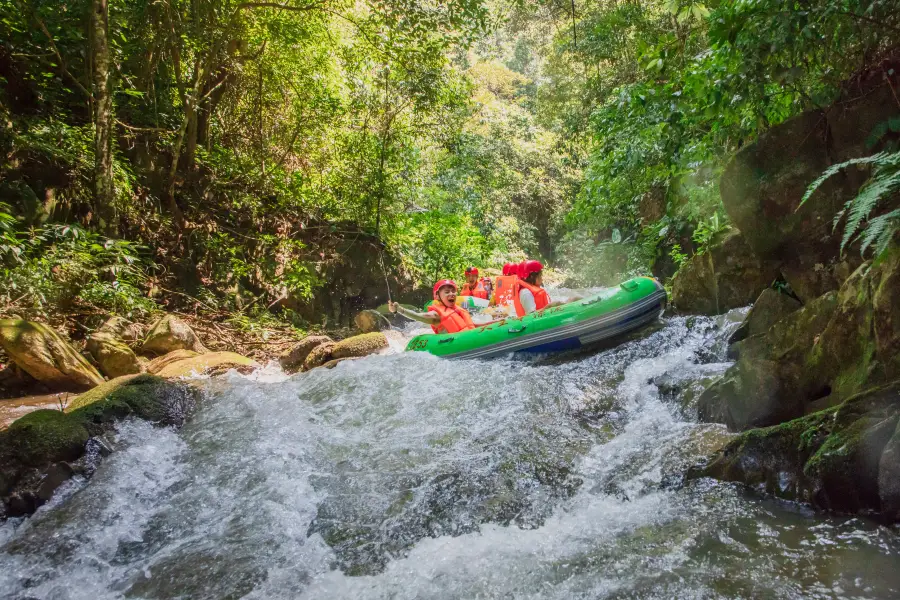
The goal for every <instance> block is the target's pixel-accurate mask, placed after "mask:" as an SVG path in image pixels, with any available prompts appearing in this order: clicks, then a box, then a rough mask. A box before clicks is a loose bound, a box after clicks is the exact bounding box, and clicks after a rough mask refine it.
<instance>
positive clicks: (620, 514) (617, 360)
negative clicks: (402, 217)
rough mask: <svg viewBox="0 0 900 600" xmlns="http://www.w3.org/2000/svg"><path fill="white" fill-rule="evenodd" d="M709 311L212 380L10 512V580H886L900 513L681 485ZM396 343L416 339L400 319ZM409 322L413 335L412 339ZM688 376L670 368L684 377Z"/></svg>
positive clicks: (89, 589) (410, 584) (846, 587)
mask: <svg viewBox="0 0 900 600" xmlns="http://www.w3.org/2000/svg"><path fill="white" fill-rule="evenodd" d="M717 335H721V330H717V329H716V327H715V324H714V322H713V321H711V320H703V319H700V320H698V321H696V322H693V324H689V323H688V321H687V320H685V319H672V320H670V321H669V322H668V323H667V325H666V327H665V328H664V329H662V330H660V331H656V332H654V333H651V334H648V335H644V336H643V337H640V336H639V337H637V338H635V339H634V340H632V341H629V342H627V343H624V344H623V345H621V346H619V347H617V348H613V349H610V350H606V351H604V352H600V353H597V354H594V355H584V356H579V357H574V358H570V359H569V360H568V361H558V360H546V359H541V358H538V359H537V360H534V359H532V360H522V359H519V358H513V359H501V360H493V361H486V362H476V361H445V360H440V359H437V358H435V357H433V356H430V355H427V354H422V353H409V354H407V353H398V352H396V348H394V351H393V352H387V353H386V354H383V355H378V356H373V357H369V358H366V359H363V360H357V361H349V362H344V363H341V364H339V365H338V366H337V367H336V368H335V369H331V370H326V369H318V370H314V371H311V372H309V373H304V374H298V375H294V376H290V377H288V376H287V375H285V374H284V373H282V372H281V371H280V369H279V368H277V367H275V366H270V367H267V368H266V369H264V370H262V371H259V372H257V374H255V375H251V376H244V375H239V374H237V373H229V374H227V375H226V376H223V377H218V378H213V379H210V380H206V381H203V382H202V383H201V385H202V386H203V388H204V400H203V402H202V403H201V406H200V407H199V409H198V411H197V413H196V415H195V416H194V417H193V419H192V420H191V421H190V422H189V423H188V424H187V425H186V426H185V427H184V428H183V429H182V430H181V431H180V432H176V431H173V430H171V429H157V428H153V427H152V426H150V425H149V424H146V423H139V422H128V423H124V424H122V425H121V426H120V427H119V430H118V433H117V435H116V438H117V442H116V446H117V449H116V451H115V452H114V453H113V454H112V455H111V456H110V457H109V458H107V459H106V460H105V461H104V462H103V463H102V465H101V467H100V469H99V470H98V472H97V473H96V475H95V476H94V478H93V479H92V480H91V481H90V482H89V483H88V484H87V485H78V483H77V482H75V483H73V484H71V487H70V488H69V489H68V492H67V495H66V494H63V495H61V496H60V497H59V498H58V499H55V500H54V502H53V503H52V504H51V505H50V506H47V507H45V508H42V509H41V510H40V511H39V512H38V513H37V514H36V515H35V516H34V517H32V518H31V519H26V520H10V521H8V522H7V523H5V524H3V525H2V526H0V597H9V598H16V599H23V598H53V599H55V600H56V599H59V600H68V599H72V600H75V599H78V600H80V599H90V600H104V599H107V598H125V597H128V598H148V599H150V598H153V599H155V598H191V599H202V598H210V599H213V598H216V599H217V598H224V597H232V598H240V597H246V598H260V599H261V598H284V599H289V598H290V599H293V598H301V597H303V598H326V597H327V598H506V597H512V598H604V597H610V598H612V597H636V598H670V597H679V598H691V597H704V598H708V597H733V598H742V597H774V598H805V597H823V598H824V597H835V596H841V597H848V598H854V597H889V596H890V595H891V594H893V593H894V592H896V591H897V590H900V582H898V580H897V575H895V574H894V571H896V569H892V568H891V567H890V565H893V564H894V563H895V561H896V560H897V555H898V554H900V544H898V542H897V539H896V533H895V532H893V531H892V530H888V529H885V528H879V527H877V526H875V525H873V524H871V523H868V522H866V521H864V520H861V519H837V518H827V517H821V516H815V515H812V514H811V513H808V512H804V511H798V510H797V509H795V508H792V507H790V506H785V505H782V504H776V503H771V502H764V501H763V502H761V501H759V500H756V499H753V498H751V497H748V496H746V495H744V494H743V493H741V492H740V490H739V489H738V488H736V487H734V486H730V485H724V484H715V483H713V482H709V481H699V482H693V483H688V484H686V485H681V484H679V483H676V484H674V485H673V484H671V481H672V479H673V478H674V479H675V480H678V478H679V477H680V475H681V474H682V473H683V472H684V470H685V469H686V467H687V466H688V465H690V464H692V463H693V462H695V461H696V460H698V459H699V458H700V457H701V456H702V455H703V454H702V451H703V449H704V448H707V447H709V446H710V445H711V444H712V443H713V442H715V441H716V440H719V439H721V438H722V437H723V436H724V435H725V434H724V433H723V431H722V429H721V427H719V426H712V425H701V424H697V423H695V422H692V421H691V419H690V418H687V417H685V416H684V411H683V410H682V409H681V407H680V406H678V404H677V402H674V401H672V400H671V399H666V398H663V397H661V396H660V395H659V393H658V391H657V390H658V388H657V386H656V385H655V384H654V383H652V382H653V381H655V380H656V379H658V378H660V377H670V378H674V379H677V380H678V381H682V380H690V379H691V378H692V377H694V376H695V375H696V377H703V376H709V374H710V373H715V372H717V369H718V370H719V371H720V370H721V369H722V368H724V366H725V365H724V364H723V365H709V364H707V365H699V364H697V357H698V356H699V355H700V354H701V353H703V352H707V353H708V352H709V348H711V347H713V346H714V345H715V344H716V343H718V341H719V340H718V339H717V338H716V336H717ZM400 342H402V340H400ZM398 345H399V344H398ZM675 375H677V377H674V376H675Z"/></svg>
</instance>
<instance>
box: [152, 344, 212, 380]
mask: <svg viewBox="0 0 900 600" xmlns="http://www.w3.org/2000/svg"><path fill="white" fill-rule="evenodd" d="M195 356H200V355H199V354H198V353H197V352H194V351H193V350H175V351H173V352H169V353H168V354H164V355H162V356H157V357H156V358H154V359H153V360H151V361H150V362H148V363H147V365H146V367H145V368H146V371H147V372H148V373H150V374H152V375H157V374H159V372H160V371H162V370H163V369H164V368H166V367H167V366H169V365H171V364H173V363H176V362H179V361H182V360H187V359H188V358H194V357H195Z"/></svg>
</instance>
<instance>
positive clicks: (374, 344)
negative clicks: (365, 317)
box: [331, 332, 388, 358]
mask: <svg viewBox="0 0 900 600" xmlns="http://www.w3.org/2000/svg"><path fill="white" fill-rule="evenodd" d="M387 347H388V341H387V337H385V335H384V334H383V333H381V332H374V333H364V334H362V335H354V336H353V337H349V338H347V339H345V340H341V341H340V342H338V343H337V344H335V346H334V348H332V350H331V357H332V358H359V357H362V356H368V355H370V354H375V353H376V352H378V351H379V350H383V349H384V348H387Z"/></svg>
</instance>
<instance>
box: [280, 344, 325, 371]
mask: <svg viewBox="0 0 900 600" xmlns="http://www.w3.org/2000/svg"><path fill="white" fill-rule="evenodd" d="M325 343H333V342H332V339H331V338H330V337H328V336H327V335H308V336H306V337H305V338H303V339H302V340H300V341H299V342H297V343H296V344H294V346H293V347H292V348H291V349H290V350H288V351H287V352H285V353H284V354H282V355H281V356H279V357H278V364H280V365H281V368H282V369H284V371H285V372H286V373H296V372H297V371H299V370H300V369H301V368H302V367H303V363H304V362H305V361H306V357H307V356H309V353H310V352H312V351H313V350H314V349H315V348H316V347H318V346H321V345H322V344H325Z"/></svg>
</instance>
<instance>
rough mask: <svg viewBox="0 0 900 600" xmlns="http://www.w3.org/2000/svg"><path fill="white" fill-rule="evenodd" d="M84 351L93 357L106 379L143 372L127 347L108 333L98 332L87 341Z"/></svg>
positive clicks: (136, 358)
mask: <svg viewBox="0 0 900 600" xmlns="http://www.w3.org/2000/svg"><path fill="white" fill-rule="evenodd" d="M85 350H87V351H88V353H89V354H90V355H91V356H93V357H94V360H95V361H97V364H98V365H99V366H100V370H101V371H102V372H103V374H104V375H106V376H107V377H110V378H113V377H120V376H122V375H132V374H134V373H140V372H142V371H143V365H142V364H141V361H140V360H138V357H137V355H136V354H135V353H134V352H133V351H132V350H131V348H129V347H128V345H127V344H126V343H124V342H122V341H121V340H119V339H118V338H116V337H115V336H113V335H112V334H110V333H106V332H103V331H98V332H96V333H94V334H91V336H90V337H88V339H87V344H86V345H85Z"/></svg>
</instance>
